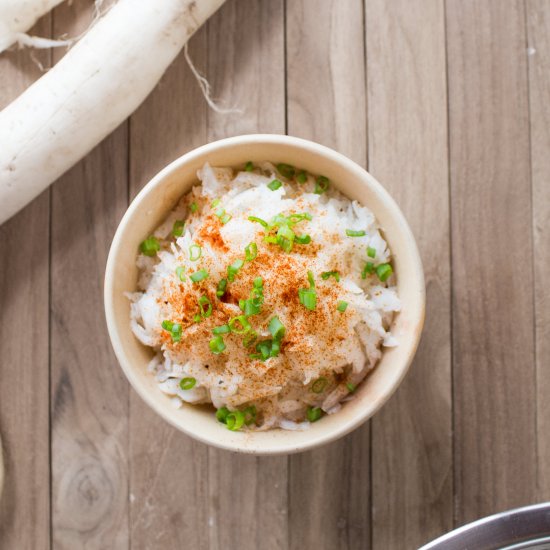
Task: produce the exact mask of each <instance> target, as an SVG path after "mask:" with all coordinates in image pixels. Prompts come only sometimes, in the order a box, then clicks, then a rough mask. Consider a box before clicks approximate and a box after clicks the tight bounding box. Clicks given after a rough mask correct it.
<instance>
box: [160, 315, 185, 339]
mask: <svg viewBox="0 0 550 550" xmlns="http://www.w3.org/2000/svg"><path fill="white" fill-rule="evenodd" d="M162 328H163V329H164V330H167V331H168V332H169V333H170V335H171V336H172V342H179V341H180V340H181V330H182V329H181V325H180V323H174V322H172V321H168V320H166V321H162Z"/></svg>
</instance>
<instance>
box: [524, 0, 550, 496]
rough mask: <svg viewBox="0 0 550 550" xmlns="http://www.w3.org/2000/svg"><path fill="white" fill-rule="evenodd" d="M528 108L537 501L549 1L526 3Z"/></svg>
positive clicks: (544, 365) (548, 301)
mask: <svg viewBox="0 0 550 550" xmlns="http://www.w3.org/2000/svg"><path fill="white" fill-rule="evenodd" d="M526 9H527V31H528V47H529V49H528V50H527V53H528V59H529V105H530V120H531V125H530V130H531V134H530V137H531V178H532V186H533V189H532V193H533V230H534V251H533V252H534V253H533V262H534V277H535V297H536V299H535V320H536V326H535V337H536V360H537V395H536V399H537V443H538V446H537V474H538V476H537V477H538V489H539V491H538V500H540V501H547V500H550V438H549V434H550V401H549V400H548V395H550V368H549V367H550V294H549V293H548V284H547V279H548V271H549V268H550V186H549V184H548V183H549V181H550V155H549V151H550V1H549V0H528V1H527V2H526Z"/></svg>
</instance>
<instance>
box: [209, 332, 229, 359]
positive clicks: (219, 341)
mask: <svg viewBox="0 0 550 550" xmlns="http://www.w3.org/2000/svg"><path fill="white" fill-rule="evenodd" d="M208 345H209V346H210V351H211V352H212V353H215V354H216V355H219V354H220V353H221V352H222V351H223V350H224V349H225V347H226V346H225V342H224V341H223V337H222V336H221V335H220V334H218V335H217V336H215V337H214V338H212V340H210V342H209V343H208Z"/></svg>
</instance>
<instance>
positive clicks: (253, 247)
mask: <svg viewBox="0 0 550 550" xmlns="http://www.w3.org/2000/svg"><path fill="white" fill-rule="evenodd" d="M244 253H245V259H246V261H247V262H251V261H252V260H254V259H255V258H256V256H257V255H258V245H257V244H256V243H255V242H252V243H250V244H249V245H247V246H246V248H245V249H244Z"/></svg>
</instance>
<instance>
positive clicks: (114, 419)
mask: <svg viewBox="0 0 550 550" xmlns="http://www.w3.org/2000/svg"><path fill="white" fill-rule="evenodd" d="M91 16H92V4H90V3H82V2H75V3H74V4H72V5H71V4H67V5H63V6H61V7H59V8H58V9H57V10H56V11H55V12H54V34H55V35H61V34H63V33H64V32H66V33H67V34H68V35H69V36H74V35H76V34H78V33H80V32H82V31H83V30H84V29H85V28H87V26H88V25H89V22H90V20H91ZM61 55H62V52H60V51H58V52H56V56H55V57H56V59H58V58H59V57H61ZM127 151H128V146H127V127H126V125H125V124H123V125H122V126H121V127H120V128H119V129H118V130H117V131H115V132H114V134H113V135H111V136H110V137H109V138H107V139H106V140H105V141H104V142H103V143H101V144H100V145H99V146H98V147H96V149H94V150H93V151H92V152H91V153H90V154H89V155H88V156H87V157H86V158H85V159H84V160H83V161H82V162H80V163H79V164H77V165H76V166H75V167H74V168H73V169H72V170H70V171H69V172H68V173H67V174H65V175H64V176H63V177H61V178H60V179H59V181H58V182H56V183H55V184H54V186H53V188H52V267H51V273H52V283H51V399H52V407H51V417H52V441H51V446H52V447H51V455H52V540H53V545H54V546H55V548H58V549H63V548H66V549H74V548H84V547H85V548H87V549H94V548H98V549H99V548H112V549H122V548H127V547H128V470H127V460H128V384H127V382H126V379H125V378H124V376H123V374H122V372H121V370H120V369H119V368H118V366H117V362H116V359H115V357H114V354H113V352H112V349H111V344H110V342H109V338H108V336H107V331H106V327H105V322H104V313H103V276H104V269H105V263H106V260H107V253H108V250H109V246H110V243H111V240H112V238H113V235H114V232H115V230H116V227H117V224H118V221H119V220H120V218H121V217H122V214H123V213H124V210H125V209H126V206H127V196H128V194H127V193H128V191H127V180H128V177H127Z"/></svg>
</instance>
